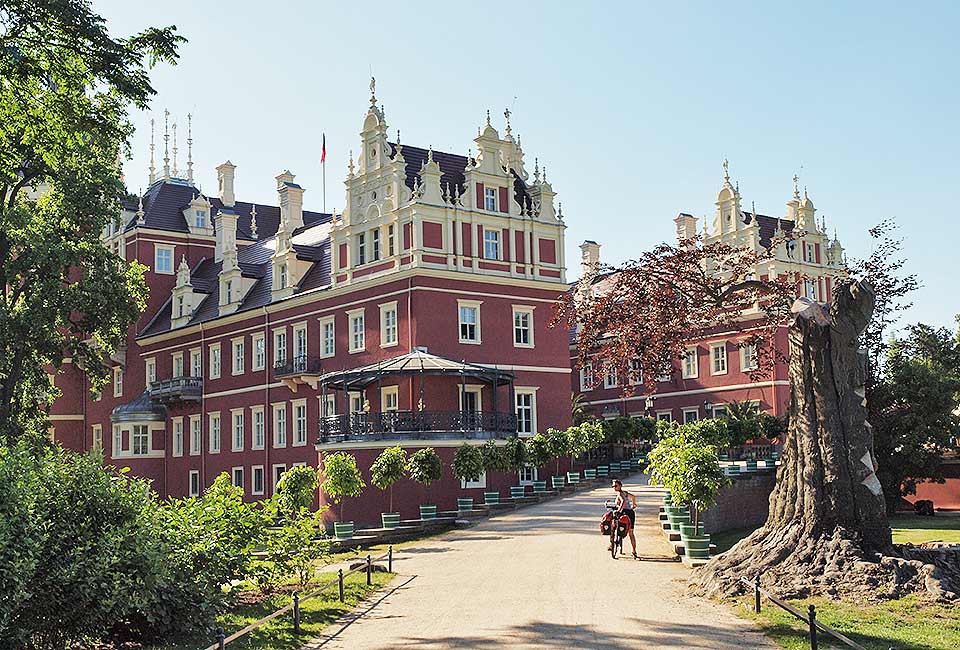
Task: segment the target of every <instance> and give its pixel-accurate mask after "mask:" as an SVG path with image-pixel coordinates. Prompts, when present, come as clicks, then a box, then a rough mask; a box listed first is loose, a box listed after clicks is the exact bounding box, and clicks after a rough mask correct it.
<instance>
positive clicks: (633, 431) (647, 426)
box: [602, 415, 657, 445]
mask: <svg viewBox="0 0 960 650" xmlns="http://www.w3.org/2000/svg"><path fill="white" fill-rule="evenodd" d="M602 425H603V430H604V433H605V434H606V440H605V441H606V442H609V443H612V444H615V445H628V444H631V443H635V442H640V441H647V442H649V441H652V440H654V439H655V438H656V432H657V421H656V420H654V419H653V418H651V417H649V416H646V415H644V416H641V417H637V418H632V417H626V416H624V417H618V418H614V419H612V420H604V421H603V422H602Z"/></svg>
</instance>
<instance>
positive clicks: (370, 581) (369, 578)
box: [367, 553, 373, 587]
mask: <svg viewBox="0 0 960 650" xmlns="http://www.w3.org/2000/svg"><path fill="white" fill-rule="evenodd" d="M372 584H373V563H372V562H371V561H370V554H369V553H368V554H367V586H368V587H369V586H370V585H372Z"/></svg>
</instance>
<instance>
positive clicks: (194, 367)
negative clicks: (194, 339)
mask: <svg viewBox="0 0 960 650" xmlns="http://www.w3.org/2000/svg"><path fill="white" fill-rule="evenodd" d="M190 376H191V377H203V349H202V348H194V349H193V350H190Z"/></svg>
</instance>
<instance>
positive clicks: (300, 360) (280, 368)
mask: <svg viewBox="0 0 960 650" xmlns="http://www.w3.org/2000/svg"><path fill="white" fill-rule="evenodd" d="M273 374H274V376H275V377H289V376H290V375H319V374H320V359H317V358H316V357H308V356H296V357H290V358H289V359H281V360H280V361H277V362H276V363H275V364H273Z"/></svg>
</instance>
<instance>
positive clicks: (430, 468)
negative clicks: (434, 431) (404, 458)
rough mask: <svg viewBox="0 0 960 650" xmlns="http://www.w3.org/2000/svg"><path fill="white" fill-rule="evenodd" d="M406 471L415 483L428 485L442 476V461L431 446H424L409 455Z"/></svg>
mask: <svg viewBox="0 0 960 650" xmlns="http://www.w3.org/2000/svg"><path fill="white" fill-rule="evenodd" d="M407 473H408V474H409V475H410V478H412V479H413V480H414V481H416V482H417V483H420V484H421V485H430V484H431V483H434V482H435V481H439V480H440V479H441V478H442V477H443V461H442V460H440V456H439V455H437V452H436V451H435V450H434V449H433V447H424V448H423V449H418V450H417V451H415V452H414V453H413V454H411V455H410V460H409V461H408V462H407Z"/></svg>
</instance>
